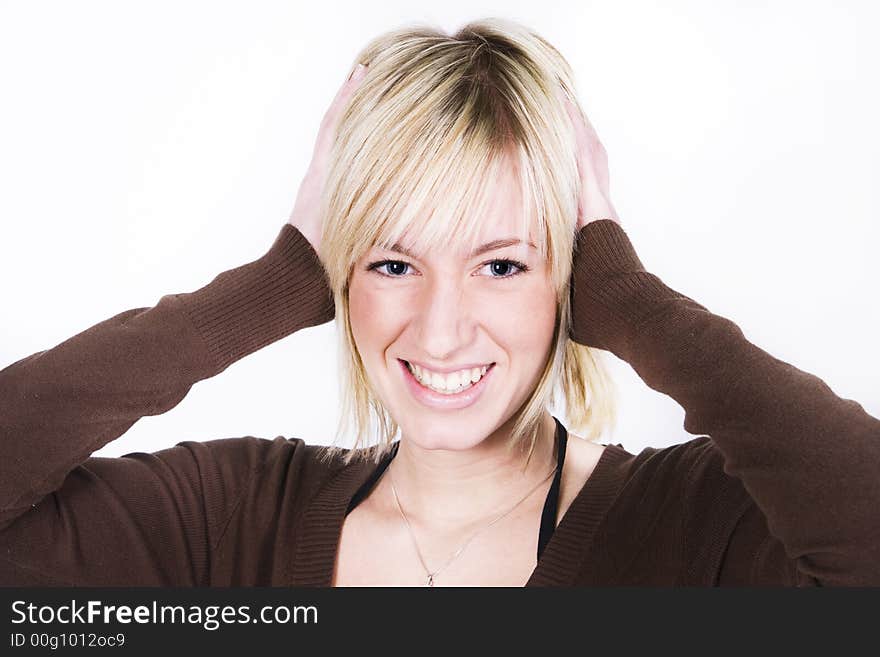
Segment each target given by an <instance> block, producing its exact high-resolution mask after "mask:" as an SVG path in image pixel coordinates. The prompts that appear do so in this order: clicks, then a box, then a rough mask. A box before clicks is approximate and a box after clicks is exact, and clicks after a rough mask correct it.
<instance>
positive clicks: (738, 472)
mask: <svg viewBox="0 0 880 657" xmlns="http://www.w3.org/2000/svg"><path fill="white" fill-rule="evenodd" d="M572 276H573V289H572V318H573V330H572V336H571V337H572V339H574V340H576V341H577V342H580V343H582V344H585V345H589V346H592V347H597V348H600V349H606V350H609V351H611V352H613V353H614V354H615V355H617V356H618V357H619V358H621V359H623V360H625V361H627V362H628V363H629V364H630V365H632V367H633V368H634V369H635V371H636V372H637V373H638V374H639V376H640V377H641V378H642V379H643V380H644V381H645V383H646V384H648V385H649V386H650V387H651V388H653V389H654V390H658V391H659V392H662V393H665V394H667V395H669V396H671V397H672V398H673V399H675V400H676V401H677V402H678V403H679V404H680V405H681V406H682V407H683V408H684V410H685V423H684V427H685V429H686V430H687V431H688V432H690V433H693V434H707V435H709V436H710V437H711V439H712V441H713V443H714V444H715V446H716V447H717V448H718V450H719V451H720V452H721V454H722V455H723V458H724V463H725V464H724V471H725V472H726V473H727V474H728V475H732V476H734V477H737V478H739V479H740V480H741V481H742V483H743V486H744V487H745V489H746V490H747V491H748V493H749V495H750V496H751V497H752V499H753V500H754V502H755V504H756V505H757V507H758V509H759V510H760V513H755V512H751V513H749V514H747V515H746V516H745V517H743V518H741V519H740V521H739V523H738V526H737V529H736V533H735V534H734V535H733V536H732V538H731V541H730V544H729V546H728V548H729V549H728V551H727V554H726V555H725V560H726V561H727V562H728V563H724V564H722V570H728V571H731V572H732V571H735V570H737V569H740V570H741V569H742V566H743V564H744V563H745V562H748V563H749V564H752V563H754V562H755V560H756V559H758V560H762V563H761V565H759V566H758V567H757V569H758V570H761V571H763V572H771V571H772V570H773V569H774V568H775V567H777V566H778V568H780V569H787V568H788V565H787V564H786V563H784V560H783V559H784V558H787V559H790V560H794V562H795V565H796V567H797V570H798V571H799V573H800V574H801V575H802V576H803V577H804V578H805V579H806V578H811V579H812V581H814V582H818V583H820V584H823V585H849V586H853V585H875V586H876V585H880V513H878V508H880V421H878V420H877V419H876V418H874V417H872V416H870V415H868V414H867V413H866V412H865V411H864V409H863V408H862V407H861V406H860V405H859V404H857V403H856V402H854V401H850V400H846V399H841V398H840V397H838V396H837V395H835V394H834V393H833V392H832V391H831V389H830V388H829V387H828V386H827V385H826V384H825V383H824V382H823V381H821V380H820V379H819V378H817V377H815V376H813V375H811V374H808V373H806V372H803V371H801V370H799V369H797V368H795V367H793V366H792V365H789V364H788V363H785V362H783V361H780V360H778V359H776V358H774V357H772V356H771V355H769V354H768V353H766V352H764V351H762V350H761V349H759V348H758V347H756V346H755V345H753V344H751V343H750V342H749V341H748V340H746V338H745V337H744V336H743V333H742V331H740V329H739V328H738V327H737V326H736V325H735V324H734V323H733V322H731V321H730V320H728V319H725V318H723V317H720V316H718V315H714V314H712V313H711V312H709V311H708V310H707V309H706V308H704V307H703V306H701V305H700V304H698V303H696V302H695V301H693V300H692V299H689V298H688V297H686V296H684V295H682V294H680V293H678V292H676V291H674V290H672V289H670V288H668V287H667V286H666V285H664V284H663V282H662V281H661V280H660V279H659V278H658V277H656V276H654V275H653V274H650V273H648V272H646V271H645V268H644V266H643V265H642V263H641V262H640V261H639V259H638V257H637V255H636V253H635V251H634V250H633V247H632V244H631V243H630V241H629V239H628V237H627V235H626V233H625V232H624V230H623V229H622V228H621V227H620V226H619V225H618V224H617V223H615V222H613V221H610V220H601V221H594V222H591V223H588V224H587V225H586V226H584V227H582V228H581V229H580V230H579V232H578V235H577V241H576V252H575V257H574V270H573V274H572ZM762 529H763V531H765V532H766V531H769V533H770V534H771V535H772V536H767V535H765V536H763V537H762V536H761V531H762ZM775 539H778V541H781V545H780V544H779V543H778V542H776V541H775ZM780 547H784V553H783V551H782V550H781V549H779V548H780ZM755 551H757V553H756V552H755ZM768 560H769V561H768ZM774 560H775V565H774Z"/></svg>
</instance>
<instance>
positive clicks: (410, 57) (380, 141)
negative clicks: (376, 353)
mask: <svg viewBox="0 0 880 657" xmlns="http://www.w3.org/2000/svg"><path fill="white" fill-rule="evenodd" d="M359 62H363V63H364V64H367V65H368V69H367V72H366V76H365V77H364V79H363V80H362V82H361V83H360V85H359V87H358V88H357V90H356V91H355V92H354V95H353V97H352V98H351V100H350V102H349V105H348V107H347V109H346V111H345V112H344V113H343V115H342V117H341V119H340V123H339V128H338V131H337V136H336V141H335V143H334V147H333V152H332V155H331V161H330V163H329V169H328V176H327V180H326V186H325V192H324V196H323V198H322V204H323V205H322V209H321V213H322V218H323V233H322V237H321V246H320V257H321V261H322V262H323V263H324V266H325V269H326V271H327V275H328V279H329V283H330V287H331V289H332V291H333V296H334V299H335V308H336V320H337V322H338V325H337V326H338V329H339V331H338V333H339V338H340V351H339V353H340V365H341V369H342V376H341V378H340V393H341V394H340V398H341V402H342V409H341V410H342V413H341V418H340V423H339V427H338V429H337V435H336V438H335V439H334V444H333V445H331V446H329V447H326V448H325V450H326V451H325V455H326V456H328V457H333V456H337V455H339V453H340V452H343V451H345V450H344V449H343V448H341V447H338V445H339V440H340V437H341V436H345V435H346V434H347V432H348V429H349V427H350V424H351V422H352V420H353V421H354V424H355V432H354V433H355V436H356V442H355V445H354V448H353V449H351V450H349V451H348V453H347V455H346V457H345V463H348V462H349V461H350V460H351V459H352V458H353V457H354V456H355V455H356V454H360V455H362V456H363V457H364V458H370V457H371V458H373V460H375V461H377V462H378V461H379V460H380V459H381V458H382V456H383V455H385V454H386V453H387V451H388V450H389V449H390V448H391V447H392V445H393V441H394V439H395V437H396V435H397V433H398V430H399V427H398V425H397V423H396V422H395V421H394V419H393V418H392V417H391V416H390V413H389V412H388V410H387V409H386V408H385V407H384V405H383V404H382V402H381V401H380V400H379V397H378V395H376V394H375V392H374V391H373V389H372V387H371V384H370V381H369V380H368V377H367V375H366V372H365V370H364V366H363V362H362V360H361V357H360V354H359V353H358V350H357V347H356V345H355V341H354V338H353V333H352V329H351V324H350V316H349V280H350V276H351V273H352V269H353V266H354V264H355V263H357V262H358V261H359V260H360V259H361V258H362V257H363V256H364V254H365V253H366V252H367V251H368V250H370V249H371V248H373V246H375V245H377V244H378V245H381V246H386V247H387V246H388V245H391V244H394V243H395V242H398V241H400V239H401V236H402V235H403V234H404V233H405V232H406V233H407V234H408V235H412V236H413V237H412V240H413V241H411V242H410V243H409V244H411V248H413V249H414V250H415V251H416V252H417V253H420V252H426V251H429V250H431V249H434V248H437V247H438V246H441V245H448V244H449V243H450V241H456V242H457V243H461V244H463V245H465V246H468V247H470V248H469V249H468V250H471V249H472V248H473V246H474V245H475V242H476V239H477V237H478V233H477V229H478V228H479V226H478V222H477V221H476V220H475V218H477V217H480V216H482V215H483V214H484V213H483V212H482V209H483V208H484V207H485V205H486V203H487V201H488V199H487V196H488V195H487V194H486V193H485V190H490V189H492V185H491V184H488V183H487V181H491V180H494V179H497V178H498V177H499V171H500V167H502V166H505V163H508V162H511V161H512V162H513V163H515V165H516V169H517V171H518V174H519V175H518V181H519V184H520V187H521V191H522V198H523V199H525V203H524V204H523V208H522V213H521V217H520V221H521V222H522V226H524V227H526V230H527V226H528V223H527V222H529V220H530V217H533V216H537V218H538V233H537V241H538V242H539V243H538V244H536V245H537V246H538V248H539V250H540V252H541V255H542V256H543V257H544V258H546V259H547V262H548V265H549V267H550V272H551V278H552V281H553V285H554V288H555V291H556V297H557V313H556V326H555V330H554V334H553V344H552V346H551V349H550V357H549V358H548V360H547V362H546V364H545V367H544V370H543V373H542V375H541V377H540V379H539V382H538V384H537V386H536V387H535V389H534V391H533V392H532V394H531V396H530V398H529V399H528V400H527V401H526V402H525V403H524V404H523V405H522V406H521V408H520V409H519V411H518V412H517V415H518V417H517V419H516V421H515V424H514V427H513V430H512V436H511V442H510V445H511V446H512V445H514V444H520V443H521V441H524V440H528V441H530V446H529V454H530V455H531V453H532V449H533V448H534V444H535V441H536V438H537V431H538V428H539V422H540V418H541V415H542V413H543V412H544V410H545V409H546V408H547V406H548V405H550V404H555V403H556V402H557V401H558V400H560V395H559V389H560V388H561V390H562V393H563V394H562V397H561V398H562V399H564V402H565V419H566V424H567V426H569V427H570V428H571V429H572V430H574V431H577V432H579V433H582V434H584V435H585V436H586V437H587V438H588V439H589V440H595V439H596V438H597V437H598V436H599V435H600V434H601V432H602V431H603V430H604V429H605V428H607V427H610V426H611V425H612V424H613V421H614V400H613V394H612V385H611V380H610V377H609V376H608V374H607V371H606V369H605V367H604V365H603V363H602V360H601V358H602V356H601V354H600V353H598V352H596V351H594V350H593V349H591V348H589V347H586V346H583V345H580V344H578V343H576V342H574V341H573V340H571V339H570V338H569V327H570V325H571V313H570V285H569V279H570V276H571V264H572V256H573V246H574V239H575V236H576V216H577V197H578V193H579V184H580V183H579V176H578V171H577V160H576V154H575V149H574V137H573V133H572V128H571V123H570V120H569V118H568V115H567V114H566V111H565V107H564V105H563V104H562V102H561V99H560V96H559V95H557V92H561V93H562V94H565V95H566V96H567V97H568V98H569V99H571V100H572V101H573V102H574V104H575V106H576V107H578V111H580V107H579V105H578V104H577V100H576V94H575V93H574V84H573V81H572V75H571V70H570V68H569V65H568V63H567V62H566V61H565V59H564V58H563V57H562V55H561V54H560V53H559V52H558V51H557V50H556V49H555V48H554V47H553V46H551V45H550V44H549V43H548V42H547V41H545V40H544V39H543V38H542V37H540V36H538V35H537V34H535V33H534V32H533V31H531V30H529V29H527V28H526V27H524V26H522V25H520V24H518V23H516V22H513V21H510V20H506V19H499V18H487V19H483V20H479V21H474V22H471V23H468V24H467V25H465V26H464V27H462V28H461V29H460V30H458V31H457V32H456V33H455V34H454V35H448V34H445V33H443V32H442V31H440V30H438V29H436V28H433V27H430V26H425V25H421V24H419V25H414V26H408V27H404V28H400V29H396V30H393V31H391V32H388V33H386V34H383V35H381V36H379V37H377V38H376V39H374V40H373V41H371V42H370V43H369V44H367V46H366V47H365V48H363V49H362V50H361V52H360V53H359V54H358V56H357V57H356V60H355V63H359ZM511 158H512V159H511ZM526 234H528V233H526ZM371 422H375V423H376V426H377V431H378V439H377V440H373V441H365V440H364V437H365V436H369V435H370V434H371V433H372V432H371V430H370V427H371ZM371 443H372V444H371ZM359 447H364V449H357V448H359Z"/></svg>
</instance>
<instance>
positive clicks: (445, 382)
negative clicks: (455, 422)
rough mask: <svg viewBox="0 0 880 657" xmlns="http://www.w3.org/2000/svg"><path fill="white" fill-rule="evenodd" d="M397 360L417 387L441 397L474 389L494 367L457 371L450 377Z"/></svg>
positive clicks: (485, 366) (491, 364) (486, 366)
mask: <svg viewBox="0 0 880 657" xmlns="http://www.w3.org/2000/svg"><path fill="white" fill-rule="evenodd" d="M399 360H400V362H402V363H403V364H404V365H405V366H406V369H407V370H409V372H410V374H412V376H413V379H415V380H416V382H418V384H419V385H421V386H422V387H423V388H425V389H427V390H431V391H433V392H436V393H438V394H441V395H456V394H459V393H461V392H464V391H465V390H468V389H470V388H472V387H474V386H475V385H477V384H478V383H479V382H480V381H482V380H483V378H484V377H485V376H486V374H487V373H488V372H489V370H491V369H492V368H493V367H495V363H494V362H492V363H489V364H488V365H484V366H483V367H479V368H478V367H475V368H471V369H470V370H467V369H464V370H459V371H458V372H455V373H454V376H450V375H441V374H439V373H434V372H428V371H426V370H423V369H422V368H420V367H419V366H418V365H413V364H412V363H410V362H409V361H407V360H404V359H402V358H401V359H399Z"/></svg>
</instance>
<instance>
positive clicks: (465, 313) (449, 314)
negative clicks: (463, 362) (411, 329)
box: [413, 276, 475, 361]
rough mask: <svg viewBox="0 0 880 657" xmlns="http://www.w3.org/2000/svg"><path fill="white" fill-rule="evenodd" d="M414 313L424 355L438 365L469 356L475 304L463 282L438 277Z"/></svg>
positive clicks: (425, 288) (452, 278)
mask: <svg viewBox="0 0 880 657" xmlns="http://www.w3.org/2000/svg"><path fill="white" fill-rule="evenodd" d="M419 297H420V298H419V299H418V300H417V302H416V304H415V306H416V307H415V308H413V311H414V312H415V317H414V319H413V321H414V323H415V325H416V341H417V344H419V346H420V347H421V349H422V351H423V352H424V354H425V355H426V356H427V357H428V358H430V359H432V360H435V361H445V360H447V359H454V358H455V355H456V354H457V353H459V352H461V353H467V352H468V348H469V347H470V345H471V343H472V342H473V340H474V335H475V322H474V318H473V313H472V308H471V303H470V302H469V300H468V296H467V293H466V291H465V289H464V286H463V285H462V283H461V282H459V281H456V280H455V279H454V277H452V276H449V277H437V278H434V279H433V280H431V281H430V282H429V283H428V284H427V285H425V286H424V288H423V293H422V294H420V295H419Z"/></svg>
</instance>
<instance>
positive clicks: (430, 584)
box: [425, 575, 434, 586]
mask: <svg viewBox="0 0 880 657" xmlns="http://www.w3.org/2000/svg"><path fill="white" fill-rule="evenodd" d="M425 586H434V575H428V583H427V584H425Z"/></svg>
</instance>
